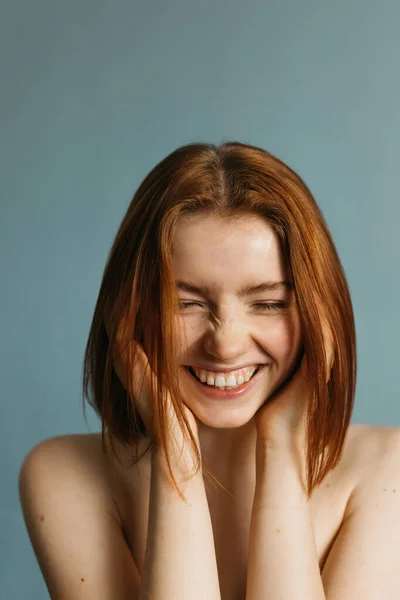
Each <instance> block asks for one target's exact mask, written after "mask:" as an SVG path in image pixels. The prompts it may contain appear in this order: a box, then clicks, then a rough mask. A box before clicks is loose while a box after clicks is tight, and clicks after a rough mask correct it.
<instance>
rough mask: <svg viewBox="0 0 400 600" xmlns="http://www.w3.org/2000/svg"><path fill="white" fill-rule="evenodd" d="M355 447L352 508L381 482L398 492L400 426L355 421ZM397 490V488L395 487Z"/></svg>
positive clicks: (353, 445) (381, 485)
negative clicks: (364, 423) (356, 422)
mask: <svg viewBox="0 0 400 600" xmlns="http://www.w3.org/2000/svg"><path fill="white" fill-rule="evenodd" d="M351 450H352V454H353V464H354V474H355V482H354V483H355V485H354V490H353V494H352V497H351V499H350V502H349V506H348V512H353V511H354V509H355V508H358V507H360V506H361V505H362V504H363V503H364V501H367V499H368V498H369V497H370V496H371V492H373V491H374V490H375V489H376V488H377V486H379V489H381V490H382V491H383V490H385V491H388V492H389V491H390V492H391V493H394V494H395V493H398V494H399V495H400V489H398V485H395V483H396V482H397V483H398V482H399V480H400V428H399V427H391V426H383V425H361V424H359V425H354V426H353V431H352V443H351ZM393 490H394V491H393Z"/></svg>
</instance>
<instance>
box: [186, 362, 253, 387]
mask: <svg viewBox="0 0 400 600" xmlns="http://www.w3.org/2000/svg"><path fill="white" fill-rule="evenodd" d="M192 369H193V371H194V372H195V373H196V375H197V377H198V378H199V379H200V381H201V382H202V383H207V385H214V386H216V387H220V388H222V387H237V386H238V385H241V384H242V383H244V382H247V381H249V379H250V377H251V376H252V375H253V373H254V371H255V370H256V369H257V365H255V366H252V367H245V368H244V369H237V370H236V371H230V372H229V373H216V372H215V371H205V370H204V369H196V367H192Z"/></svg>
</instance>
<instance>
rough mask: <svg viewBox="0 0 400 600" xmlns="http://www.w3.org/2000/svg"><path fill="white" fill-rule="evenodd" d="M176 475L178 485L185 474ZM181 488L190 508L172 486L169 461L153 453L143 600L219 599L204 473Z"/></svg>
mask: <svg viewBox="0 0 400 600" xmlns="http://www.w3.org/2000/svg"><path fill="white" fill-rule="evenodd" d="M174 473H175V471H174ZM176 475H177V479H178V482H179V480H180V478H182V477H183V473H181V472H180V471H179V470H178V469H177V472H176ZM179 488H180V490H181V491H182V493H183V495H184V496H185V498H186V501H187V504H186V503H185V502H184V501H183V500H181V498H180V497H179V495H178V493H177V491H176V490H175V489H174V488H173V487H172V483H171V482H170V481H169V475H168V471H167V464H166V460H165V458H164V457H163V456H160V455H159V454H158V453H156V452H154V453H153V455H152V470H151V488H150V505H149V522H148V533H147V549H146V558H145V565H144V573H143V581H142V587H141V593H140V600H147V599H148V598H149V599H150V598H151V600H176V599H177V598H185V600H206V599H207V600H220V597H221V596H220V590H219V581H218V570H217V563H216V556H215V547H214V537H213V531H212V525H211V518H210V512H209V507H208V501H207V496H206V492H205V487H204V481H203V475H202V472H201V471H199V472H198V473H197V474H196V475H195V476H194V477H192V478H191V479H189V480H188V481H185V482H184V483H179Z"/></svg>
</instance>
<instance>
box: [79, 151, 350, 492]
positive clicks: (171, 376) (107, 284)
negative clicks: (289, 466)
mask: <svg viewBox="0 0 400 600" xmlns="http://www.w3.org/2000/svg"><path fill="white" fill-rule="evenodd" d="M210 213H215V214H217V215H218V216H222V217H232V218H235V217H240V216H241V215H245V214H254V215H257V216H260V217H262V218H264V219H265V220H266V221H267V222H268V223H269V224H270V225H271V226H272V227H273V228H274V230H275V232H276V234H277V236H278V238H279V240H280V243H281V247H282V250H283V252H284V255H285V258H286V261H287V264H288V266H289V268H290V270H291V273H292V278H293V283H294V289H295V295H296V300H297V305H298V309H299V314H300V319H301V324H302V331H303V339H304V350H305V354H306V357H307V363H308V367H309V372H310V373H311V374H312V379H311V382H310V389H311V395H310V401H309V404H308V412H307V423H308V446H307V464H308V493H309V497H310V496H311V493H312V491H313V490H314V489H315V488H316V487H317V486H318V485H320V484H321V482H322V481H323V479H324V478H325V476H326V475H327V473H328V472H329V471H330V470H332V469H333V468H334V467H335V466H336V465H337V463H338V461H339V459H340V457H341V455H342V452H343V447H344V442H345V436H346V432H347V430H348V427H349V425H350V419H351V414H352V410H353V404H354V396H355V385H356V339H355V326H354V316H353V310H352V304H351V299H350V294H349V290H348V286H347V282H346V278H345V275H344V272H343V269H342V266H341V263H340V259H339V257H338V254H337V252H336V249H335V246H334V243H333V241H332V238H331V235H330V233H329V231H328V228H327V226H326V223H325V221H324V218H323V216H322V213H321V211H320V210H319V208H318V206H317V204H316V203H315V201H314V199H313V196H312V194H311V192H310V191H309V189H308V187H307V186H306V185H305V183H304V182H303V181H302V179H301V178H300V177H299V176H298V175H297V174H296V173H295V172H294V171H293V170H292V169H290V168H289V167H288V166H287V165H285V164H284V163H283V162H282V161H280V160H279V159H278V158H276V157H274V156H272V155H271V154H269V153H268V152H266V151H265V150H263V149H261V148H257V147H254V146H249V145H245V144H241V143H239V142H228V143H224V144H222V145H220V146H214V145H211V144H200V143H199V144H189V145H186V146H182V147H181V148H178V149H177V150H175V151H174V152H172V153H171V154H170V155H169V156H167V157H166V158H164V159H163V160H162V161H161V162H160V163H159V164H157V165H156V166H155V167H154V169H152V171H151V172H150V173H149V174H148V175H147V176H146V178H145V179H144V181H143V182H142V183H141V185H140V186H139V188H138V190H137V192H136V193H135V195H134V197H133V200H132V202H131V204H130V206H129V208H128V210H127V212H126V215H125V217H124V218H123V221H122V223H121V226H120V228H119V230H118V232H117V235H116V237H115V240H114V243H113V245H112V248H111V251H110V254H109V257H108V260H107V264H106V266H105V270H104V274H103V279H102V282H101V285H100V291H99V295H98V299H97V302H96V307H95V311H94V316H93V321H92V325H91V328H90V332H89V338H88V342H87V347H86V351H85V357H84V369H83V398H84V399H85V398H86V399H87V400H88V402H89V404H90V405H91V406H92V407H93V408H94V409H95V410H96V412H97V414H98V415H99V416H100V417H101V421H102V436H103V445H104V435H105V434H108V435H109V436H110V440H111V445H112V438H113V437H114V438H116V439H118V440H119V441H120V442H122V443H123V444H125V445H128V446H130V447H132V451H133V453H134V457H133V463H135V462H137V461H138V460H139V458H140V456H139V454H138V452H137V450H138V443H139V441H140V439H141V438H143V437H144V436H146V433H147V432H146V431H145V428H144V425H143V422H142V421H141V419H140V416H139V414H138V413H137V411H136V410H135V408H134V402H133V401H134V399H132V398H130V397H129V396H128V394H127V392H126V390H125V389H124V387H123V386H122V384H121V382H120V381H119V379H118V377H117V375H116V373H115V371H114V368H113V361H112V355H113V351H114V350H115V344H116V337H115V336H116V330H117V327H118V323H119V321H120V319H121V318H122V315H125V316H126V317H127V323H128V324H129V326H128V331H127V333H128V335H131V336H133V339H134V340H137V341H138V342H139V343H140V344H142V346H143V347H144V349H145V351H146V354H147V356H148V358H149V362H150V365H151V367H152V369H153V371H154V372H155V374H156V376H157V379H158V381H159V389H158V390H157V397H156V407H155V410H156V415H155V417H156V419H155V420H156V422H158V423H159V431H158V437H157V439H158V440H159V441H158V443H160V444H161V445H162V446H163V447H164V449H165V450H166V447H167V432H168V430H167V417H166V406H165V394H164V393H163V390H165V389H166V388H168V390H169V393H170V397H171V401H172V404H173V406H174V408H175V410H176V413H177V418H178V420H179V422H180V424H181V426H182V430H183V433H184V435H185V437H186V439H187V441H188V442H189V443H191V444H192V448H193V453H194V456H195V457H196V458H197V468H199V467H200V465H201V457H200V456H199V453H198V451H197V448H196V444H195V439H194V437H193V434H192V432H191V431H190V427H189V426H188V423H187V421H186V418H185V413H184V411H183V410H182V399H181V398H180V394H179V381H178V377H179V375H178V374H179V365H178V364H177V359H176V356H177V339H176V332H175V324H174V314H175V309H176V303H177V296H176V290H175V283H174V276H173V270H172V257H171V250H170V249H171V245H172V239H173V232H174V228H175V226H176V225H177V223H178V222H179V220H180V219H181V218H182V217H184V216H187V215H201V214H204V215H205V214H210ZM321 307H323V318H324V319H325V321H326V325H327V327H328V329H329V331H330V334H331V339H332V347H333V352H334V358H333V363H332V369H331V373H330V380H329V383H328V384H326V380H327V376H328V374H327V369H326V364H325V353H324V340H323V331H322V322H321V316H322V315H321ZM106 319H107V322H108V326H107V330H106V327H105V320H106ZM132 400H133V401H132ZM149 442H150V443H149V446H148V448H147V450H148V449H150V448H151V446H152V444H153V443H154V441H152V440H149ZM204 467H205V468H204ZM203 468H204V472H205V475H206V477H209V478H211V479H213V480H214V481H216V480H215V478H214V477H213V476H212V474H211V473H210V472H209V471H208V469H207V468H206V466H204V465H203ZM170 473H171V477H172V480H173V482H174V484H175V486H176V481H175V479H174V478H173V475H172V470H170ZM217 483H218V482H217ZM177 489H178V488H177ZM178 491H179V490H178Z"/></svg>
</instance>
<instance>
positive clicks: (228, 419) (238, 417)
mask: <svg viewBox="0 0 400 600" xmlns="http://www.w3.org/2000/svg"><path fill="white" fill-rule="evenodd" d="M188 408H189V409H190V410H191V411H192V413H193V414H194V415H195V416H196V418H197V419H198V420H199V421H200V422H201V423H203V425H206V426H207V427H212V428H213V429H236V428H238V427H244V425H247V423H249V421H251V420H252V419H253V418H254V415H255V412H256V411H255V410H254V408H253V410H249V408H250V407H249V406H247V407H244V406H242V407H237V408H236V409H233V408H228V407H226V406H221V407H216V406H214V407H212V408H210V407H205V406H201V405H200V406H198V405H194V403H191V406H189V405H188Z"/></svg>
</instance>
